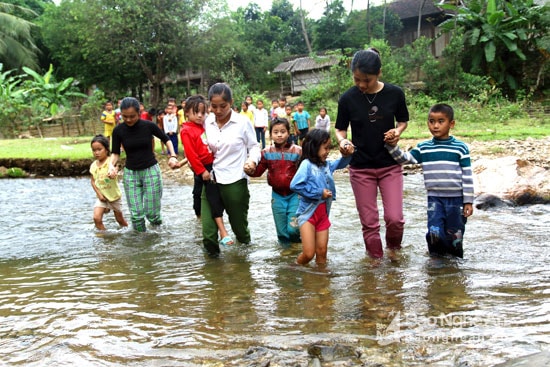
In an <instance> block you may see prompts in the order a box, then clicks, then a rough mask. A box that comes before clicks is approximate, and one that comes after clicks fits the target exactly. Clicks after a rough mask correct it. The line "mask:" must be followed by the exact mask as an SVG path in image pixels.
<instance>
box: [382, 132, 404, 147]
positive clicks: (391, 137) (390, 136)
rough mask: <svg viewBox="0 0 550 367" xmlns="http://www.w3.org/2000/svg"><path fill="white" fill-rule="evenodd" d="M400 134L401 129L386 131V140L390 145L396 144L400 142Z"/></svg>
mask: <svg viewBox="0 0 550 367" xmlns="http://www.w3.org/2000/svg"><path fill="white" fill-rule="evenodd" d="M400 135H401V132H400V131H399V129H391V130H388V131H387V132H386V133H384V141H385V142H386V143H388V145H391V146H396V145H397V143H398V142H399V136H400Z"/></svg>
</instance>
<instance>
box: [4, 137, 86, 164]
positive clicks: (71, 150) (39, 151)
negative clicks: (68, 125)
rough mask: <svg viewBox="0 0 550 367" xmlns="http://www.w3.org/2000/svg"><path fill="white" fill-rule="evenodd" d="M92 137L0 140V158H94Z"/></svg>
mask: <svg viewBox="0 0 550 367" xmlns="http://www.w3.org/2000/svg"><path fill="white" fill-rule="evenodd" d="M91 141H92V137H91V136H90V137H74V138H44V139H40V138H31V139H10V140H0V158H32V159H71V160H79V159H90V160H91V159H93V155H92V150H91V148H90V142H91Z"/></svg>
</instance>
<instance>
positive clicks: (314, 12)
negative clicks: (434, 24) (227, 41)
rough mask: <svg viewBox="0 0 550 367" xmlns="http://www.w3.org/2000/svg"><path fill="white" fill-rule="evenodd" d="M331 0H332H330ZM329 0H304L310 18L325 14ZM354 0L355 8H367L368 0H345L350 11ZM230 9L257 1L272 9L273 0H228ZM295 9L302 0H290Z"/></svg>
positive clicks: (376, 1)
mask: <svg viewBox="0 0 550 367" xmlns="http://www.w3.org/2000/svg"><path fill="white" fill-rule="evenodd" d="M329 1H330V0H329ZM326 2H327V0H302V7H303V8H304V10H305V11H306V12H308V14H309V18H312V19H319V18H320V17H321V16H322V15H323V11H324V10H325V6H326ZM352 2H353V10H361V9H366V8H367V0H353V1H352V0H344V8H345V9H346V11H348V12H349V11H350V9H351V3H352ZM227 3H228V4H229V9H231V10H233V11H234V10H237V8H239V7H243V8H244V7H246V6H247V5H248V4H249V3H256V4H258V5H259V6H260V9H262V10H264V11H265V10H269V9H271V0H227ZM290 3H291V4H292V5H293V6H294V9H295V10H297V9H300V0H290ZM381 3H383V0H370V4H371V6H373V5H378V4H381Z"/></svg>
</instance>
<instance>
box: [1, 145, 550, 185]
mask: <svg viewBox="0 0 550 367" xmlns="http://www.w3.org/2000/svg"><path fill="white" fill-rule="evenodd" d="M417 143H418V140H411V139H403V140H402V141H401V143H400V146H401V147H403V148H406V149H411V148H412V147H414V146H415V145H416V144H417ZM468 145H469V146H470V151H471V156H472V161H476V160H478V159H481V158H496V157H503V156H515V157H518V158H520V159H522V160H525V161H527V162H530V163H531V164H533V165H535V166H539V167H543V168H545V169H549V168H550V160H549V159H548V157H550V137H546V138H545V139H531V138H527V139H525V140H514V139H510V140H494V141H472V142H468ZM157 159H158V161H159V163H160V165H161V168H162V170H163V172H164V176H165V178H167V179H174V180H178V181H179V180H182V179H183V180H188V179H192V175H191V173H190V172H188V171H189V168H187V167H186V168H182V169H181V170H176V171H172V170H170V169H169V168H168V165H167V161H166V156H163V155H158V156H157ZM122 162H123V161H122ZM91 163H92V159H82V160H68V159H21V158H8V159H2V158H0V169H3V170H6V169H9V168H13V167H18V168H21V169H23V170H24V171H25V172H26V173H28V174H29V176H30V177H78V176H86V175H88V169H89V167H90V164H91ZM405 171H406V172H410V173H415V172H419V170H418V167H415V166H406V167H405ZM0 173H1V172H0ZM0 176H2V175H1V174H0Z"/></svg>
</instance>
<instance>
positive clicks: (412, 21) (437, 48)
mask: <svg viewBox="0 0 550 367" xmlns="http://www.w3.org/2000/svg"><path fill="white" fill-rule="evenodd" d="M387 6H388V9H389V10H390V11H392V12H394V13H395V14H397V16H399V19H401V23H403V30H402V31H401V34H400V35H398V36H393V37H390V38H389V42H390V44H391V45H392V46H395V47H403V46H405V45H407V44H411V43H413V42H414V40H416V39H417V38H418V17H419V14H420V15H421V19H420V36H424V37H426V38H429V39H435V42H434V44H433V45H432V54H433V55H434V56H435V57H439V56H441V54H442V52H443V49H444V48H445V46H446V45H447V44H448V43H449V41H450V38H449V37H450V36H449V34H442V35H440V33H441V30H440V28H439V25H440V24H441V23H443V21H445V20H447V19H448V18H449V16H450V15H449V13H448V12H447V11H446V10H444V9H443V8H441V7H439V6H437V5H436V4H435V3H434V1H433V0H395V1H393V2H391V3H388V5H387Z"/></svg>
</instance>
